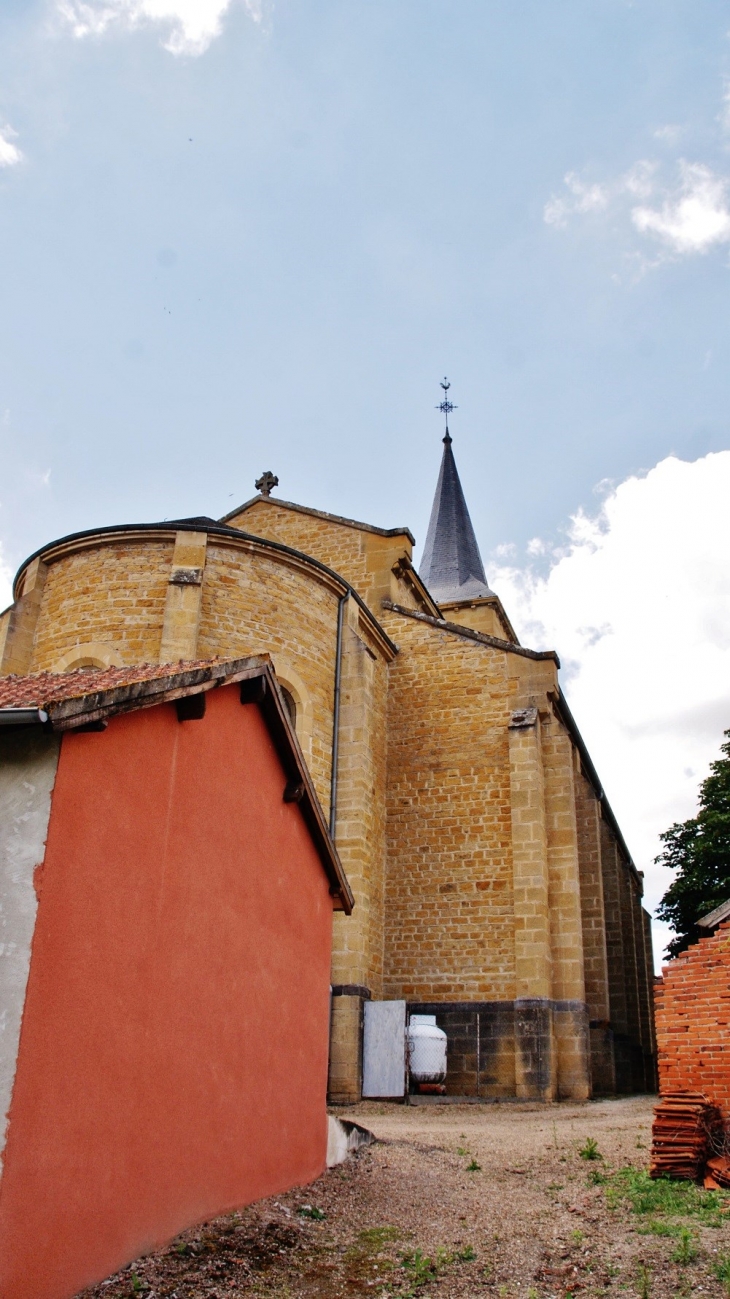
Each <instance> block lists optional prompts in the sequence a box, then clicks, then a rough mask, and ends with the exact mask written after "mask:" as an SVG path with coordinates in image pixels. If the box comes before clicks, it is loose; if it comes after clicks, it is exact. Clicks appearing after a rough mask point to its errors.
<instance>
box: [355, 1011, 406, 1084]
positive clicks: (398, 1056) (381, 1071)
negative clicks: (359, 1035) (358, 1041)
mask: <svg viewBox="0 0 730 1299" xmlns="http://www.w3.org/2000/svg"><path fill="white" fill-rule="evenodd" d="M405 1090H406V1003H405V1002H404V1001H366V1002H365V1029H364V1034H363V1047H362V1094H363V1096H404V1095H405Z"/></svg>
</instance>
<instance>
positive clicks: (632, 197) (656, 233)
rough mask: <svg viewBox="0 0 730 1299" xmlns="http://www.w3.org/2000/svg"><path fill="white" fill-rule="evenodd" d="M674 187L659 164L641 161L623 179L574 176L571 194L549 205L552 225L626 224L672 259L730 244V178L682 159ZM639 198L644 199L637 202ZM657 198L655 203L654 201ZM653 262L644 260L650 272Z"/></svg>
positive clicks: (547, 217)
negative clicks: (590, 220)
mask: <svg viewBox="0 0 730 1299" xmlns="http://www.w3.org/2000/svg"><path fill="white" fill-rule="evenodd" d="M677 166H678V175H677V178H676V180H675V181H674V183H673V184H670V185H666V184H665V185H662V184H661V183H660V180H659V174H658V173H659V164H658V163H656V162H652V161H649V160H648V159H641V160H640V161H639V162H636V163H635V164H634V166H633V167H631V168H630V169H629V170H628V171H627V172H624V173H623V175H621V176H619V177H618V179H616V180H614V181H611V182H606V183H604V184H602V185H599V184H597V183H593V184H588V183H587V182H584V181H582V180H581V179H580V177H578V176H577V175H576V173H575V172H569V173H568V175H567V176H566V177H565V187H566V190H567V193H564V194H561V195H555V194H553V196H552V197H551V198H550V200H549V202H548V203H546V204H545V208H544V210H543V217H544V220H545V221H546V223H547V224H548V225H552V226H558V227H561V228H563V229H564V228H565V227H566V226H567V225H568V223H569V221H570V220H571V219H572V218H575V217H581V216H582V217H587V216H593V217H597V216H605V215H608V216H610V217H611V218H612V225H613V226H614V227H615V225H616V223H617V221H619V222H620V221H621V220H624V221H625V223H626V225H627V227H630V226H633V228H634V230H635V231H637V232H638V233H639V234H640V235H645V236H648V237H650V238H652V239H654V240H658V241H659V242H660V244H661V245H663V249H664V252H663V253H662V254H661V255H660V257H659V260H658V261H656V262H654V263H653V264H654V265H658V264H659V262H660V261H661V260H662V259H664V260H666V257H667V256H668V255H672V254H674V255H676V256H683V255H686V254H691V253H706V252H709V250H710V249H711V248H713V247H715V246H717V245H718V244H724V243H730V206H729V205H728V190H729V189H730V179H729V178H728V177H726V176H720V175H718V174H717V173H716V172H713V171H712V170H711V169H710V168H709V167H706V166H705V165H704V164H703V163H698V162H694V163H690V162H686V161H684V160H680V162H679V163H678V164H677ZM637 199H641V200H643V202H642V203H638V204H637V203H636V200H637ZM650 200H653V202H650ZM649 264H650V263H648V262H646V261H642V266H643V267H644V268H646V266H648V265H649Z"/></svg>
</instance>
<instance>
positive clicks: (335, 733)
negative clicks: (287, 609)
mask: <svg viewBox="0 0 730 1299" xmlns="http://www.w3.org/2000/svg"><path fill="white" fill-rule="evenodd" d="M349 594H350V592H349V591H345V594H344V595H341V596H340V603H339V604H338V606H337V647H336V649H335V700H334V707H333V710H332V775H331V777H330V835H331V836H332V839H334V837H335V823H336V821H337V758H338V755H339V750H340V679H341V677H342V624H343V621H344V617H345V604H346V602H347V599H348V596H349Z"/></svg>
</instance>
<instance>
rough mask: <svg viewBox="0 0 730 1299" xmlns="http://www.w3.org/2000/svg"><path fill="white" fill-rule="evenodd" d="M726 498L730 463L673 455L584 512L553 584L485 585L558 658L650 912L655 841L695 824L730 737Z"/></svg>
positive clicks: (510, 579)
mask: <svg viewBox="0 0 730 1299" xmlns="http://www.w3.org/2000/svg"><path fill="white" fill-rule="evenodd" d="M728 499H730V451H722V452H717V453H714V454H711V455H708V456H705V457H704V459H701V460H697V461H694V462H691V463H688V462H686V461H682V460H678V459H676V458H675V457H673V456H670V457H669V458H667V459H666V460H662V461H661V462H660V463H659V464H658V465H657V466H656V467H655V468H654V469H652V470H651V471H650V472H649V473H648V474H647V475H646V476H645V477H643V478H638V477H633V478H629V479H627V480H626V481H625V482H623V483H621V484H620V485H619V486H618V487H616V488H615V489H614V490H612V491H611V493H610V494H609V495H608V497H607V498H606V500H605V501H604V502H603V505H602V508H601V509H600V511H599V512H598V513H597V514H596V515H594V516H591V515H588V514H586V513H585V512H584V511H579V512H578V513H577V514H576V515H575V516H574V518H573V519H572V520H571V525H570V530H569V544H568V546H567V548H564V550H563V552H562V554H560V555H559V557H555V558H554V562H553V565H552V567H551V568H550V570H549V572H548V573H547V575H546V576H540V575H539V573H537V571H536V570H535V569H534V568H531V567H527V568H526V569H523V570H520V569H518V568H515V567H506V566H504V567H502V568H501V569H497V570H496V571H492V572H491V573H490V581H491V584H492V585H493V586H494V587H495V589H496V590H497V591H498V592H499V594H500V595H501V596H502V598H503V600H504V602H505V605H506V607H507V610H508V612H509V614H510V617H511V618H512V619H513V621H514V623H515V625H516V626H517V628H518V631H519V632H520V634H521V635H522V636H523V638H524V641H525V642H526V643H527V644H528V645H535V646H537V647H554V648H555V649H557V651H558V653H559V655H560V657H561V659H562V663H563V673H562V676H563V682H564V689H565V692H566V696H567V698H568V701H569V703H570V705H571V708H572V710H573V712H574V714H575V716H576V719H577V721H578V725H579V726H580V728H581V730H582V733H583V735H584V738H585V740H586V743H587V744H588V747H589V749H590V751H591V754H592V756H593V758H594V761H595V763H596V766H597V768H598V772H599V775H600V777H601V780H602V781H603V783H604V786H605V789H606V794H607V796H608V798H609V801H610V802H611V805H612V806H613V809H614V811H615V813H616V815H617V817H618V819H619V822H620V824H621V826H622V828H623V831H624V834H625V837H626V840H627V842H628V844H629V847H630V849H631V850H632V852H633V854H634V859H635V861H636V864H637V866H638V867H639V869H643V870H644V871H645V872H646V880H645V884H646V902H647V904H648V905H649V907H654V906H656V904H657V902H658V901H659V900H660V898H661V896H662V894H663V892H664V891H665V889H666V887H667V884H668V883H669V882H670V879H671V876H670V875H669V873H668V872H666V871H664V870H663V869H661V868H659V867H656V866H654V865H653V859H654V857H655V856H656V855H657V853H658V852H659V848H660V844H659V834H660V833H661V831H662V830H665V829H667V828H668V826H669V825H670V824H671V823H672V822H674V821H676V820H685V819H686V818H687V817H689V816H692V815H693V814H694V811H695V808H696V797H697V791H698V787H699V784H700V781H701V780H702V779H703V777H704V776H705V775H706V774H707V770H708V766H709V763H710V762H711V761H712V760H713V759H714V758H716V757H717V756H718V753H719V747H720V743H721V741H722V734H723V731H724V730H725V729H727V728H730V565H728V560H727V556H728V554H730V510H728V508H727V502H728ZM533 553H535V549H534V546H533ZM663 941H665V936H663V937H662V940H661V943H662V944H663ZM657 946H658V947H659V946H660V943H659V942H658V943H657Z"/></svg>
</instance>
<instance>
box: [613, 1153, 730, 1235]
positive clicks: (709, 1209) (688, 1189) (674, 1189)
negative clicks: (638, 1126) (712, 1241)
mask: <svg viewBox="0 0 730 1299" xmlns="http://www.w3.org/2000/svg"><path fill="white" fill-rule="evenodd" d="M605 1185H606V1200H607V1203H608V1207H609V1208H610V1209H617V1208H618V1207H619V1205H621V1204H627V1205H628V1206H629V1208H630V1209H631V1210H632V1212H633V1213H636V1214H639V1215H644V1214H646V1215H647V1216H651V1217H652V1218H653V1219H655V1220H661V1219H662V1218H695V1219H697V1220H698V1221H699V1223H700V1225H701V1226H703V1227H720V1226H722V1224H723V1221H727V1219H726V1218H724V1217H723V1211H724V1210H726V1206H727V1204H728V1197H727V1196H725V1195H723V1194H722V1193H721V1192H720V1191H704V1190H702V1189H701V1187H699V1186H695V1184H694V1182H678V1181H673V1180H672V1179H671V1178H668V1177H659V1178H656V1179H654V1178H651V1177H650V1176H649V1174H648V1173H647V1172H645V1171H644V1169H642V1168H633V1167H631V1166H629V1167H627V1168H619V1169H618V1171H617V1172H615V1173H612V1174H610V1175H609V1176H608V1177H607V1178H606V1183H605ZM650 1230H652V1231H653V1232H654V1234H656V1229H655V1228H651V1229H650Z"/></svg>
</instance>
